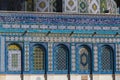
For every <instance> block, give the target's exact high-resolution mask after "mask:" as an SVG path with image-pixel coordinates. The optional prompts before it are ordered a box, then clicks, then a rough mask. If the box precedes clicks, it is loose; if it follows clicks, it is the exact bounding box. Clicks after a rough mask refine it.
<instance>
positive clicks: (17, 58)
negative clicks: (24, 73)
mask: <svg viewBox="0 0 120 80" xmlns="http://www.w3.org/2000/svg"><path fill="white" fill-rule="evenodd" d="M7 49H8V53H7V54H8V71H21V48H20V46H19V45H16V44H11V45H9V46H8V47H7Z"/></svg>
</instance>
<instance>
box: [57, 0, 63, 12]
mask: <svg viewBox="0 0 120 80" xmlns="http://www.w3.org/2000/svg"><path fill="white" fill-rule="evenodd" d="M56 2H57V6H56V8H57V11H56V12H62V0H56Z"/></svg>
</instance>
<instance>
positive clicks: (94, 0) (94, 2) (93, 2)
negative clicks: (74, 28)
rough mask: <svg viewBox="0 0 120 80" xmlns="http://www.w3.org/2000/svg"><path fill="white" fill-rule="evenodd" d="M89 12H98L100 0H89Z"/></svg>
mask: <svg viewBox="0 0 120 80" xmlns="http://www.w3.org/2000/svg"><path fill="white" fill-rule="evenodd" d="M88 10H89V13H94V14H97V13H100V0H90V3H89V9H88Z"/></svg>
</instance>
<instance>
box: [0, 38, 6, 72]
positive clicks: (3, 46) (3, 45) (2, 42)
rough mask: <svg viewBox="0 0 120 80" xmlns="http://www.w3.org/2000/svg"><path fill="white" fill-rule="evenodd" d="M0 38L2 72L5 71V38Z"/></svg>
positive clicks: (0, 67) (0, 68)
mask: <svg viewBox="0 0 120 80" xmlns="http://www.w3.org/2000/svg"><path fill="white" fill-rule="evenodd" d="M0 38H1V50H0V51H1V55H0V57H1V58H0V59H1V60H0V61H1V62H0V63H1V64H2V65H0V70H1V72H4V71H5V61H4V60H5V38H4V37H0Z"/></svg>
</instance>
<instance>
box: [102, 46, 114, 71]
mask: <svg viewBox="0 0 120 80" xmlns="http://www.w3.org/2000/svg"><path fill="white" fill-rule="evenodd" d="M101 70H102V72H110V71H112V70H113V50H112V48H111V47H109V46H103V47H102V49H101Z"/></svg>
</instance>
